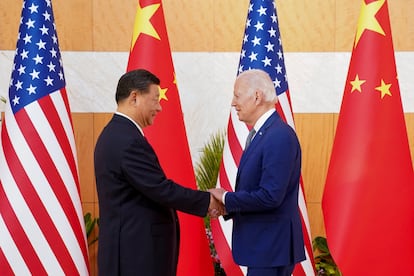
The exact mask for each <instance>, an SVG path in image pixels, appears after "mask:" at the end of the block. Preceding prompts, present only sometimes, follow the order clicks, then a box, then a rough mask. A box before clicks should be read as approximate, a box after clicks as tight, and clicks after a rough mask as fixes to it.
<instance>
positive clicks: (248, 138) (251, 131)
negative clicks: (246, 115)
mask: <svg viewBox="0 0 414 276" xmlns="http://www.w3.org/2000/svg"><path fill="white" fill-rule="evenodd" d="M255 134H256V130H254V128H252V129H251V130H250V132H249V135H247V139H246V146H245V147H244V150H247V147H248V146H249V145H250V142H251V141H252V139H253V136H254V135H255Z"/></svg>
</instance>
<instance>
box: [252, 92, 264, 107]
mask: <svg viewBox="0 0 414 276" xmlns="http://www.w3.org/2000/svg"><path fill="white" fill-rule="evenodd" d="M254 97H255V102H256V104H260V103H261V102H262V101H263V91H261V90H256V91H255V92H254Z"/></svg>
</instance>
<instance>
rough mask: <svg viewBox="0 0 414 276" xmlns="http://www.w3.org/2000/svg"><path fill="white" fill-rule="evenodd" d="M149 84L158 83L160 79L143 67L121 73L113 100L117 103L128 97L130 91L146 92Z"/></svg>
mask: <svg viewBox="0 0 414 276" xmlns="http://www.w3.org/2000/svg"><path fill="white" fill-rule="evenodd" d="M151 84H156V85H160V79H159V78H158V77H157V76H155V75H154V74H153V73H151V72H149V71H147V70H145V69H137V70H132V71H129V72H127V73H125V74H124V75H122V76H121V78H120V79H119V81H118V86H117V88H116V94H115V100H116V102H117V103H118V102H120V101H122V100H124V99H126V98H128V97H129V95H130V94H131V92H132V91H137V92H138V93H142V94H144V93H147V92H148V91H149V90H148V88H149V86H150V85H151Z"/></svg>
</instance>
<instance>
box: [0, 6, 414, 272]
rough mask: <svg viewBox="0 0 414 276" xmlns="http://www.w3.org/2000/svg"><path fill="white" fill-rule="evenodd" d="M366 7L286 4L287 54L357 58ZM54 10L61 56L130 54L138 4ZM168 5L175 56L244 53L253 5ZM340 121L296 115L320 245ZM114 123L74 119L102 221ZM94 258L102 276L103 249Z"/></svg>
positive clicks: (402, 30)
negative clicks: (99, 153)
mask: <svg viewBox="0 0 414 276" xmlns="http://www.w3.org/2000/svg"><path fill="white" fill-rule="evenodd" d="M21 2H22V1H16V0H2V1H0V24H1V31H0V50H14V49H15V45H16V37H17V31H18V24H19V18H20V12H21ZM360 4H361V1H360V0H358V1H357V0H338V1H335V0H290V1H278V2H277V8H278V15H279V23H280V29H281V34H282V40H283V46H284V50H285V52H333V51H346V52H349V51H351V45H352V43H353V37H354V33H355V28H356V22H357V20H358V15H359V9H360ZM53 5H54V14H55V22H56V24H57V30H58V36H59V43H60V49H61V51H123V52H127V51H129V45H130V39H131V34H132V27H133V22H134V17H135V8H136V5H137V0H70V1H68V0H53ZM163 5H164V13H165V17H166V24H167V29H168V32H169V39H170V44H171V48H172V51H175V52H191V51H197V52H239V51H240V42H241V38H242V35H243V30H244V23H245V19H246V14H247V6H248V1H247V0H225V1H219V0H164V1H163ZM389 9H390V17H391V25H392V29H393V39H394V48H395V50H396V51H413V50H414V39H413V37H414V16H409V12H412V10H414V0H392V1H389ZM337 115H338V114H333V113H320V114H304V113H302V114H295V121H296V128H297V133H298V135H299V139H300V142H301V145H302V149H303V180H304V185H305V194H306V197H307V203H308V212H309V219H310V224H311V232H312V237H315V236H317V235H325V232H324V224H323V217H322V211H321V198H322V193H323V187H324V182H325V177H326V172H327V167H328V162H329V156H330V151H331V147H332V142H333V137H334V131H335V127H336V121H337ZM110 117H111V114H106V113H99V114H98V113H74V114H73V121H74V127H75V138H76V142H77V148H78V161H79V169H80V180H81V192H82V194H81V196H82V202H83V207H84V209H85V212H86V211H90V212H92V213H93V214H94V215H95V216H98V215H99V212H98V207H97V197H96V191H95V185H94V176H93V160H92V153H93V147H94V144H95V141H96V137H97V135H98V134H99V133H100V131H101V129H102V127H103V126H104V125H105V123H106V122H107V121H108V120H109V118H110ZM406 123H407V129H408V132H409V138H410V146H411V150H412V151H413V149H414V138H413V137H414V114H412V113H411V114H406ZM91 129H93V131H92V132H91V131H90V130H91ZM411 154H412V155H413V152H412V153H411ZM90 255H91V265H92V275H94V274H95V273H96V262H95V257H96V245H94V246H92V247H91V248H90Z"/></svg>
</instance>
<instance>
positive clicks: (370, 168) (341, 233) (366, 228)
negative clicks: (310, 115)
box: [322, 0, 414, 276]
mask: <svg viewBox="0 0 414 276" xmlns="http://www.w3.org/2000/svg"><path fill="white" fill-rule="evenodd" d="M413 200H414V173H413V167H412V160H411V156H410V149H409V143H408V137H407V130H406V126H405V121H404V113H403V109H402V104H401V97H400V91H399V85H398V76H397V72H396V66H395V57H394V49H393V44H392V36H391V27H390V22H389V13H388V7H387V1H386V0H378V1H372V0H371V1H369V0H365V1H362V8H361V14H360V18H359V21H358V27H357V32H356V36H355V43H354V47H353V51H352V56H351V62H350V66H349V71H348V76H347V80H346V84H345V90H344V95H343V100H342V106H341V110H340V114H339V119H338V125H337V129H336V134H335V140H334V144H333V150H332V155H331V160H330V164H329V169H328V175H327V179H326V185H325V191H324V195H323V200H322V207H323V214H324V217H325V226H326V234H327V240H328V245H329V248H330V250H331V254H332V256H333V258H334V260H335V262H336V263H337V264H338V266H339V269H340V270H341V272H342V273H343V275H376V276H378V275H387V276H388V275H414V262H413V260H414V201H413Z"/></svg>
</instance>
